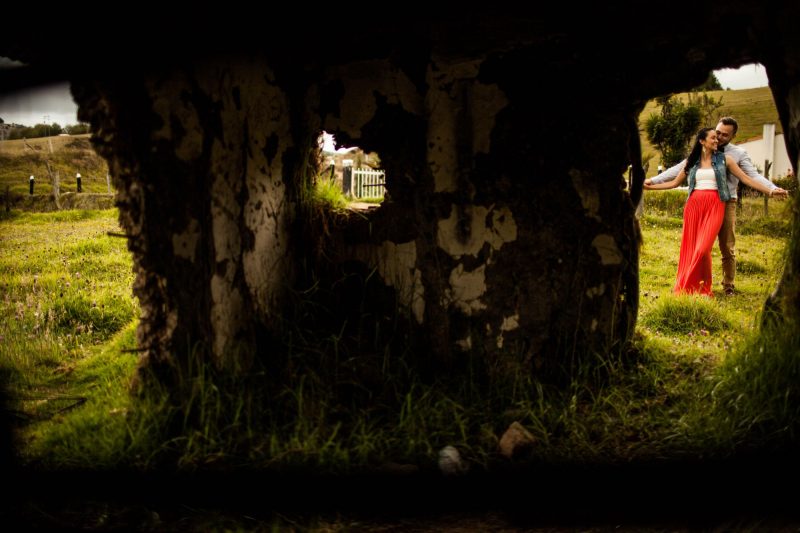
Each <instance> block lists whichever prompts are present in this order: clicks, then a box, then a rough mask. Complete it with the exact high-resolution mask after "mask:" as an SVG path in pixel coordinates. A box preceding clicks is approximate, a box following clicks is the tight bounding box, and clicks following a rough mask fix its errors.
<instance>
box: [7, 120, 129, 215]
mask: <svg viewBox="0 0 800 533" xmlns="http://www.w3.org/2000/svg"><path fill="white" fill-rule="evenodd" d="M48 139H49V143H51V144H52V146H53V153H50V146H49V144H48ZM27 144H28V145H29V146H30V147H32V149H31V148H28V147H27V146H26V145H25V143H24V142H23V141H22V140H12V141H0V195H5V191H6V187H8V190H9V193H10V195H11V197H12V201H13V202H14V203H15V204H16V202H19V200H20V199H21V198H23V197H27V196H28V194H29V177H30V176H34V194H35V195H50V194H52V192H53V187H52V182H51V180H50V176H49V174H48V172H47V165H46V161H50V165H51V168H52V170H53V172H58V175H59V191H60V192H61V193H68V192H76V191H77V180H76V174H78V173H80V175H81V187H82V190H83V192H84V193H107V192H108V184H107V182H106V174H107V173H108V164H107V163H106V161H105V160H104V159H103V158H102V157H100V156H99V155H97V154H96V153H95V151H94V149H93V148H92V147H91V145H90V143H89V135H88V134H87V135H76V136H74V137H50V138H41V139H29V140H27ZM112 192H113V189H112Z"/></svg>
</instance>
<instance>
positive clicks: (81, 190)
mask: <svg viewBox="0 0 800 533" xmlns="http://www.w3.org/2000/svg"><path fill="white" fill-rule="evenodd" d="M75 179H76V180H77V181H78V192H83V188H82V187H81V173H80V172H78V173H77V174H76V175H75Z"/></svg>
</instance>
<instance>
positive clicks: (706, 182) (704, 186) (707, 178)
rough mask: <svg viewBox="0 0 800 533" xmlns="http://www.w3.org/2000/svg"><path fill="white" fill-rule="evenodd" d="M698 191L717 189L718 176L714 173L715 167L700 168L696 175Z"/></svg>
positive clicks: (695, 187)
mask: <svg viewBox="0 0 800 533" xmlns="http://www.w3.org/2000/svg"><path fill="white" fill-rule="evenodd" d="M694 179H695V186H694V189H695V190H696V191H698V190H699V191H716V190H717V177H716V176H715V175H714V169H713V168H698V169H697V173H696V174H695V175H694Z"/></svg>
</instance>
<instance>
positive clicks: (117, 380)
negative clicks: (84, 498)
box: [0, 210, 138, 453]
mask: <svg viewBox="0 0 800 533" xmlns="http://www.w3.org/2000/svg"><path fill="white" fill-rule="evenodd" d="M109 231H111V232H119V231H120V228H119V225H118V224H117V222H116V211H115V210H108V211H61V212H57V213H20V212H16V211H12V213H11V216H7V215H6V217H5V218H4V219H3V220H2V221H0V280H2V281H0V283H2V285H0V372H2V373H3V374H4V376H5V377H6V379H7V380H8V391H9V393H10V394H11V396H12V398H13V399H14V407H13V408H14V416H15V420H16V421H17V423H18V424H19V427H20V428H24V431H23V432H22V433H21V435H22V437H23V442H22V445H21V448H20V449H21V451H23V452H25V453H27V452H28V451H29V450H31V449H34V448H36V446H37V445H38V444H39V440H38V439H39V437H38V436H39V434H40V430H42V429H45V428H48V429H49V431H51V432H52V431H55V432H58V431H63V430H64V428H65V427H72V426H70V424H73V423H74V422H73V421H74V418H70V416H69V415H71V414H73V413H76V414H79V413H86V412H87V409H88V410H89V411H91V409H92V408H91V406H92V405H95V404H96V403H97V402H103V404H104V406H103V408H102V410H100V411H98V412H93V411H92V417H94V420H95V423H97V424H100V425H102V426H103V427H105V426H106V425H105V424H104V422H103V421H102V418H103V416H112V415H111V414H109V413H111V412H112V411H113V409H114V405H115V402H114V401H111V402H108V396H106V394H107V393H109V394H111V395H112V396H114V397H115V398H118V399H120V401H127V395H126V394H125V393H124V381H125V379H126V375H129V374H130V372H131V369H132V364H133V363H134V362H135V356H132V355H123V354H120V351H119V350H120V347H124V346H127V347H131V346H132V344H133V338H132V334H133V324H134V320H135V317H136V316H137V314H138V311H137V304H136V301H135V300H134V299H133V297H132V295H131V286H132V283H133V274H132V271H131V258H130V253H129V252H128V251H127V249H126V243H125V239H120V238H114V237H110V236H108V235H107V232H109ZM98 419H99V420H100V421H98ZM73 429H74V427H73ZM85 429H87V428H82V431H83V430H85Z"/></svg>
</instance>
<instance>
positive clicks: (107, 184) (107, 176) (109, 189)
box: [106, 172, 111, 194]
mask: <svg viewBox="0 0 800 533" xmlns="http://www.w3.org/2000/svg"><path fill="white" fill-rule="evenodd" d="M106 187H107V188H108V194H111V175H110V174H109V173H108V172H106Z"/></svg>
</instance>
